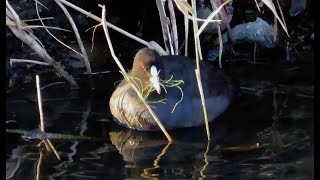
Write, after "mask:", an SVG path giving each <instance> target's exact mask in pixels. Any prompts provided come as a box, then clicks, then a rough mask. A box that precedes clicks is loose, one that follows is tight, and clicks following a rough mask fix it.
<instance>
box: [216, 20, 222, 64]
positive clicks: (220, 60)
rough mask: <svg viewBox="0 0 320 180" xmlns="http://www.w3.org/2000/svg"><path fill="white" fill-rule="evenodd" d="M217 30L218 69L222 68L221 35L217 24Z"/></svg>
mask: <svg viewBox="0 0 320 180" xmlns="http://www.w3.org/2000/svg"><path fill="white" fill-rule="evenodd" d="M217 29H218V37H219V38H218V39H219V68H220V69H221V68H222V51H223V43H222V35H221V29H220V26H219V24H217Z"/></svg>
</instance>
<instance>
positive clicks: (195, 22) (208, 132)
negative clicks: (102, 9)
mask: <svg viewBox="0 0 320 180" xmlns="http://www.w3.org/2000/svg"><path fill="white" fill-rule="evenodd" d="M191 2H192V8H193V9H196V2H195V0H192V1H191ZM196 17H197V12H196V11H195V12H194V14H193V18H194V20H193V21H192V22H193V32H194V34H193V37H194V43H195V54H196V64H197V67H196V69H195V76H196V77H197V82H198V88H199V93H200V97H201V104H202V109H203V116H204V121H205V124H206V131H207V139H208V141H210V140H211V136H210V129H209V122H208V116H207V108H206V103H205V100H204V94H203V88H202V83H201V74H200V62H199V52H198V46H197V43H199V42H198V37H199V36H197V35H196V34H197V32H198V22H197V21H195V18H196Z"/></svg>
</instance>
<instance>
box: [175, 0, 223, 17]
mask: <svg viewBox="0 0 320 180" xmlns="http://www.w3.org/2000/svg"><path fill="white" fill-rule="evenodd" d="M174 2H175V4H176V5H177V7H178V9H179V10H180V12H181V13H182V14H183V15H184V16H185V17H186V18H187V19H189V20H191V21H193V17H192V16H190V15H189V14H188V13H190V14H193V8H192V7H191V6H190V5H189V3H188V2H187V1H186V0H174ZM195 20H196V21H199V22H205V21H206V19H200V18H198V17H196V18H195ZM210 22H221V20H210Z"/></svg>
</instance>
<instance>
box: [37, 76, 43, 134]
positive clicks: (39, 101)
mask: <svg viewBox="0 0 320 180" xmlns="http://www.w3.org/2000/svg"><path fill="white" fill-rule="evenodd" d="M36 83H37V97H38V108H39V116H40V130H41V131H42V132H44V121H43V111H42V100H41V90H40V78H39V75H36Z"/></svg>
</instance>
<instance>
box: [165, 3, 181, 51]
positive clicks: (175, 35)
mask: <svg viewBox="0 0 320 180" xmlns="http://www.w3.org/2000/svg"><path fill="white" fill-rule="evenodd" d="M168 8H169V12H170V21H171V28H172V37H173V46H174V55H178V53H179V52H178V48H179V44H178V32H177V22H176V15H175V12H174V8H173V3H172V0H168Z"/></svg>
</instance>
